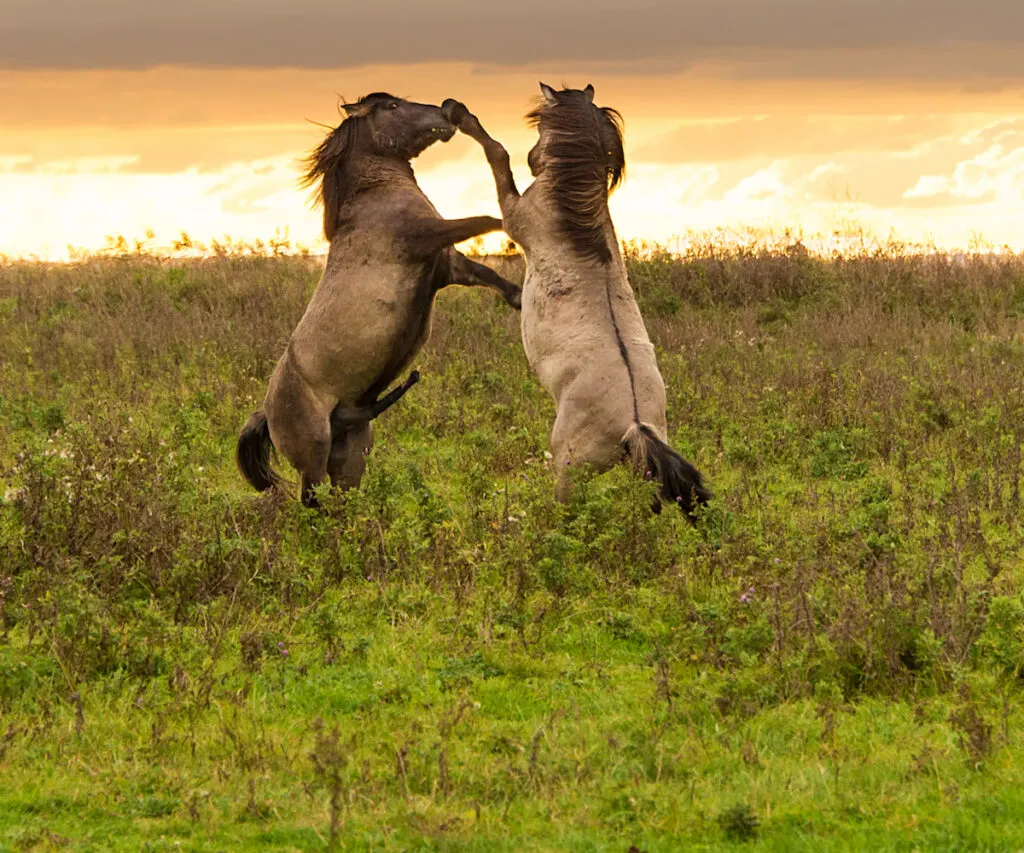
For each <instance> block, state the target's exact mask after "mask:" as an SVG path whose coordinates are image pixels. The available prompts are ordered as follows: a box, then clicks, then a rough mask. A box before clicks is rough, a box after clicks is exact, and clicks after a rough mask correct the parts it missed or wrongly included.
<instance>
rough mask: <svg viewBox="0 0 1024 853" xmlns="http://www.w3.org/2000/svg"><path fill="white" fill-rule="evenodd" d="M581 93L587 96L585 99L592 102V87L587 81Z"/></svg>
mask: <svg viewBox="0 0 1024 853" xmlns="http://www.w3.org/2000/svg"><path fill="white" fill-rule="evenodd" d="M583 94H584V95H586V96H587V100H588V101H590V103H594V87H593V86H592V85H591V84H590V83H587V88H586V89H584V90H583Z"/></svg>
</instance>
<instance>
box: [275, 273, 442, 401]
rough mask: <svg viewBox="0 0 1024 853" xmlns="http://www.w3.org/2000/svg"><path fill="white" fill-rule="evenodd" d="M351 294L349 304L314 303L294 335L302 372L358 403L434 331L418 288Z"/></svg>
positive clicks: (326, 390)
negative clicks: (330, 307)
mask: <svg viewBox="0 0 1024 853" xmlns="http://www.w3.org/2000/svg"><path fill="white" fill-rule="evenodd" d="M374 294H376V295H374ZM346 296H347V297H348V298H346V299H345V306H346V307H345V308H344V309H341V308H340V306H339V307H338V309H336V310H322V309H321V310H317V306H315V305H314V304H313V303H311V304H310V309H309V310H308V311H307V312H306V315H305V316H304V317H303V318H302V321H301V322H300V323H299V326H298V327H297V328H296V330H295V333H294V334H293V335H292V348H293V351H294V353H295V357H296V362H297V366H298V368H299V370H300V372H301V373H302V374H303V376H304V377H305V378H306V380H307V381H308V382H309V383H310V385H312V386H314V387H315V388H316V390H317V391H318V392H319V393H320V394H322V395H323V396H325V397H331V398H334V399H335V400H337V401H340V402H354V401H355V400H356V399H358V398H359V397H360V396H361V395H362V394H363V393H364V392H365V391H366V390H367V389H368V388H370V387H371V386H372V385H374V384H375V383H377V382H378V381H379V380H380V379H381V377H382V374H383V373H385V372H388V371H389V369H390V372H393V373H396V374H397V373H398V372H399V371H401V370H402V369H403V368H404V367H405V366H406V364H407V363H408V362H409V361H410V360H411V359H412V358H413V357H414V356H415V355H416V353H417V352H418V351H419V350H420V348H421V347H422V346H423V344H424V343H425V341H426V338H427V336H428V334H429V329H430V306H428V307H427V311H426V312H425V315H424V312H423V311H422V310H420V309H421V306H420V305H419V304H418V303H420V302H422V300H421V299H418V298H417V294H416V291H415V289H413V288H404V289H400V288H394V289H392V290H391V291H390V292H386V291H385V292H382V291H381V289H379V288H368V289H366V290H362V291H355V290H354V289H353V290H350V291H349V292H347V293H346ZM400 350H401V351H402V352H399V351H400ZM396 356H397V358H396ZM390 378H391V377H389V381H390Z"/></svg>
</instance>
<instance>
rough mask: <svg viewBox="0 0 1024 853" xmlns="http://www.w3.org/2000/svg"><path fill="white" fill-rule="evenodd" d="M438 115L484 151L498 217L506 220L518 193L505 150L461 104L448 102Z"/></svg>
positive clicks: (450, 100) (451, 100) (443, 105)
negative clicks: (494, 190) (498, 207)
mask: <svg viewBox="0 0 1024 853" xmlns="http://www.w3.org/2000/svg"><path fill="white" fill-rule="evenodd" d="M441 111H442V112H443V113H444V114H445V117H446V118H447V119H448V121H450V122H451V123H452V124H454V125H455V126H456V127H457V128H458V129H459V131H460V132H462V133H464V134H466V136H468V137H469V138H470V139H475V140H476V141H477V142H478V143H480V147H481V148H483V149H484V155H485V156H486V157H487V162H488V164H489V165H490V167H491V172H492V173H493V175H494V185H495V187H496V188H497V190H498V204H500V205H501V215H502V216H503V217H504V218H505V219H508V218H509V215H510V214H511V213H512V209H513V208H514V207H515V205H516V202H517V201H519V190H518V189H516V180H515V178H514V177H513V176H512V164H511V161H510V160H509V156H508V151H506V150H505V146H504V145H502V144H501V143H500V142H498V140H496V139H494V138H493V137H492V136H491V135H490V134H489V133H488V132H487V131H486V130H484V128H483V125H482V124H480V119H478V118H477V117H476V116H475V115H473V113H471V112H470V111H469V110H468V109H466V105H465V104H463V103H460V102H459V101H456V100H454V99H452V98H448V99H447V100H446V101H445V102H444V103H443V104H442V105H441Z"/></svg>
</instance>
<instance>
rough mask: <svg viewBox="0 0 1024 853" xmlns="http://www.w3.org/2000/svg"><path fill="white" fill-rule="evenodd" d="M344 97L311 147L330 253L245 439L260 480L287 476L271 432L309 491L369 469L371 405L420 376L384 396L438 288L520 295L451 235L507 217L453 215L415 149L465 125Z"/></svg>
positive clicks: (378, 98) (311, 174)
mask: <svg viewBox="0 0 1024 853" xmlns="http://www.w3.org/2000/svg"><path fill="white" fill-rule="evenodd" d="M344 108H345V111H346V112H347V114H348V116H347V118H346V119H345V120H344V121H343V122H342V123H341V124H340V125H339V126H338V127H337V128H336V129H335V130H334V131H332V132H331V133H330V134H329V135H328V136H327V138H326V139H325V140H324V141H323V143H321V145H320V146H319V147H318V148H317V149H316V150H315V151H314V152H313V154H312V155H311V156H310V158H309V161H308V165H309V170H308V172H307V174H306V181H307V183H308V184H309V185H311V186H312V185H316V184H317V183H319V187H320V200H321V202H322V203H323V209H324V236H325V237H326V238H327V239H328V240H329V241H330V250H329V252H328V256H327V266H326V269H325V270H324V273H323V277H322V278H321V279H320V283H319V284H318V285H317V288H316V292H315V293H314V294H313V298H312V299H311V300H310V303H309V306H308V307H307V308H306V313H305V314H304V315H303V316H302V319H301V320H300V321H299V324H298V326H297V327H296V328H295V331H294V332H293V333H292V336H291V339H290V340H289V341H288V345H287V347H286V348H285V351H284V354H283V355H282V356H281V358H280V360H279V361H278V363H277V367H276V368H275V369H274V373H273V375H272V376H271V377H270V386H269V388H268V390H267V395H266V398H265V399H264V402H263V408H262V409H261V410H260V411H257V412H255V413H254V414H253V415H252V416H251V417H250V418H249V420H248V421H247V422H246V424H245V427H244V428H243V430H242V434H241V436H240V437H239V440H238V450H237V453H236V458H237V461H238V466H239V468H240V469H241V471H242V473H243V474H244V475H245V477H246V479H247V480H248V481H249V482H250V483H251V484H252V485H253V486H254V487H255V488H257V489H259V490H260V491H262V490H264V489H268V488H270V487H271V486H274V485H276V484H278V483H279V482H280V479H279V477H278V475H277V474H276V473H275V472H274V471H273V469H272V468H271V466H270V451H271V445H273V447H274V448H276V449H277V450H278V451H279V452H280V453H282V454H283V455H284V456H285V457H286V458H287V459H288V461H289V462H291V464H292V465H293V466H294V467H295V469H296V470H297V471H298V472H299V475H300V477H301V497H302V501H303V503H305V504H307V505H315V502H316V501H315V496H314V494H313V486H315V485H316V484H317V483H320V482H323V481H324V480H325V479H327V478H328V477H329V478H330V481H331V483H332V484H334V485H339V486H342V487H350V486H353V485H355V484H357V483H358V482H359V480H360V478H361V477H362V475H363V471H364V469H365V466H366V462H365V457H366V454H367V453H369V450H370V447H371V446H372V444H373V433H372V430H371V427H370V420H371V418H373V417H375V416H376V415H377V414H380V412H382V411H383V410H384V409H386V408H387V407H388V406H389V405H391V404H392V403H394V402H396V401H397V399H398V398H399V397H401V395H402V394H403V393H405V391H406V390H407V389H408V388H409V387H410V386H411V385H412V384H413V383H414V382H415V381H416V378H418V376H417V375H414V376H410V377H409V380H407V381H406V383H405V385H403V386H401V387H400V388H397V389H395V391H393V392H391V393H390V394H388V395H386V396H384V397H381V394H382V393H383V392H384V391H385V389H387V388H388V386H390V385H391V383H393V382H394V381H395V379H397V378H398V376H399V375H400V374H401V373H402V372H403V371H404V370H405V369H406V367H407V366H408V365H409V363H410V362H411V361H412V359H413V358H414V357H415V355H416V353H418V352H419V350H420V348H421V347H422V346H423V344H424V343H425V342H426V340H427V337H428V336H429V334H430V317H431V311H432V309H433V305H434V296H435V294H436V293H437V291H438V290H440V289H441V288H443V287H447V286H448V285H449V284H453V283H459V284H466V285H482V286H484V287H490V288H493V289H495V290H497V291H498V292H499V293H501V294H502V296H503V297H504V298H505V301H506V302H508V303H509V304H510V305H512V306H514V307H516V308H518V307H519V303H520V288H519V287H518V286H517V285H515V284H512V283H511V282H509V281H506V280H505V279H503V278H502V277H501V276H499V275H498V274H497V273H495V272H494V271H493V270H491V269H489V268H488V267H485V266H483V265H482V264H478V263H475V262H474V261H471V260H470V259H469V258H467V257H466V256H465V255H462V254H460V253H459V252H457V251H455V250H454V248H452V245H453V244H454V243H458V242H461V241H462V240H468V239H469V238H471V237H476V236H478V235H480V234H486V233H487V232H489V231H496V230H499V229H500V228H501V220H499V219H495V218H494V217H491V216H474V217H470V218H468V219H454V220H446V219H443V218H442V217H441V215H440V214H439V213H438V212H437V210H436V209H435V208H434V206H433V205H432V204H431V203H430V201H429V200H428V199H427V197H426V196H425V195H424V194H423V191H422V190H421V189H420V188H419V185H418V184H417V183H416V178H415V176H414V175H413V170H412V166H411V164H410V162H409V161H410V160H411V159H412V158H414V157H416V156H417V155H418V154H420V153H421V152H422V151H423V150H424V149H426V148H427V147H428V146H429V145H431V144H433V143H434V142H436V141H437V140H439V139H440V140H443V141H448V140H449V139H451V137H452V136H453V135H454V133H455V127H454V126H453V125H452V124H451V123H450V122H449V121H448V119H447V118H445V116H444V115H443V113H442V112H441V108H440V107H436V106H432V105H428V104H416V103H412V102H410V101H405V100H402V99H401V98H396V97H394V96H392V95H388V94H385V93H380V92H378V93H375V94H372V95H367V96H366V97H365V98H362V99H361V100H359V101H358V102H357V103H354V104H346V105H345V107H344ZM378 398H380V399H378Z"/></svg>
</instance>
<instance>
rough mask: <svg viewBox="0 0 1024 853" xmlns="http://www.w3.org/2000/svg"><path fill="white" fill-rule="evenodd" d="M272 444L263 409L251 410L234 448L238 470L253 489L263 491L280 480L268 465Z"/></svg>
mask: <svg viewBox="0 0 1024 853" xmlns="http://www.w3.org/2000/svg"><path fill="white" fill-rule="evenodd" d="M273 447H274V445H273V444H272V443H271V441H270V430H269V429H268V428H267V416H266V415H265V414H264V412H263V409H260V410H259V411H258V412H253V413H252V414H251V415H250V416H249V420H247V421H246V422H245V426H244V427H242V434H241V435H240V436H238V447H237V449H236V450H235V461H236V462H237V463H238V470H239V471H241V472H242V475H243V476H244V477H245V479H246V480H248V481H249V482H250V483H251V484H252V487H253V488H254V489H256V490H257V491H259V492H265V491H266V490H267V489H269V488H271V487H272V486H276V485H277V484H278V483H280V482H281V477H280V476H279V475H278V473H277V472H276V471H275V470H274V469H273V468H271V467H270V452H271V450H272V449H273Z"/></svg>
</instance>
